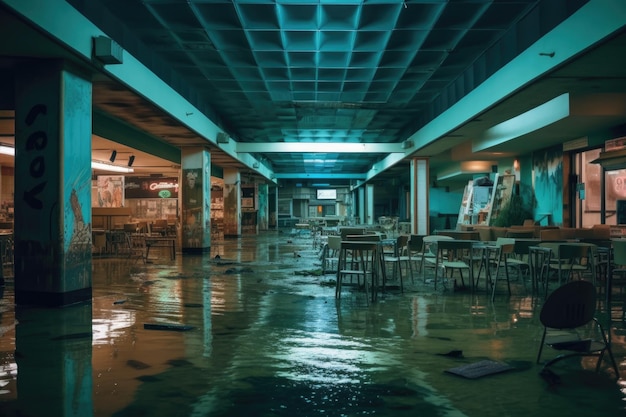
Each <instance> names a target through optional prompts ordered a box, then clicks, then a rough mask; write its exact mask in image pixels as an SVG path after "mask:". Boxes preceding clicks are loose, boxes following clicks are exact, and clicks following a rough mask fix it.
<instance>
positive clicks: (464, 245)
mask: <svg viewBox="0 0 626 417" xmlns="http://www.w3.org/2000/svg"><path fill="white" fill-rule="evenodd" d="M472 245H473V242H472V241H471V240H458V239H450V240H439V241H438V242H437V248H438V249H444V250H464V249H472Z"/></svg>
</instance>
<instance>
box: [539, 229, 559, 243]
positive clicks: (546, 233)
mask: <svg viewBox="0 0 626 417" xmlns="http://www.w3.org/2000/svg"><path fill="white" fill-rule="evenodd" d="M539 239H541V240H561V239H563V234H562V232H561V230H560V229H543V230H541V231H540V232H539Z"/></svg>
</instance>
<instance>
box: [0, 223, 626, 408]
mask: <svg viewBox="0 0 626 417" xmlns="http://www.w3.org/2000/svg"><path fill="white" fill-rule="evenodd" d="M319 253H320V251H319V249H318V248H317V247H314V245H313V242H312V239H311V238H310V237H307V236H290V235H289V234H288V233H277V232H267V233H262V234H260V235H258V236H252V237H249V236H245V237H243V238H241V239H227V240H225V241H214V244H213V246H212V248H211V253H210V254H206V255H204V256H190V255H185V256H177V258H176V260H172V261H170V259H169V256H168V254H167V253H161V254H159V253H158V252H154V253H151V256H153V257H154V259H151V260H150V261H149V263H147V264H145V265H144V264H142V262H141V261H140V260H139V261H138V262H135V261H134V260H129V259H123V258H100V259H94V262H93V302H92V303H91V304H87V305H79V306H71V307H67V308H63V309H32V308H30V309H23V308H18V309H16V308H15V306H14V294H13V285H12V283H11V282H9V283H8V285H7V286H6V287H5V288H4V293H3V296H2V298H1V299H0V416H3V417H4V416H11V417H14V416H15V417H17V416H28V417H39V416H45V417H47V416H81V417H82V416H96V417H109V416H116V417H123V416H124V417H125V416H129V417H130V416H132V417H137V416H151V417H174V416H194V417H195V416H197V417H202V416H211V417H213V416H264V417H265V416H267V417H269V416H289V417H291V416H360V415H372V416H381V417H387V416H393V417H401V416H413V417H415V416H429V417H432V416H446V417H450V416H471V417H474V416H476V417H478V416H480V417H488V416H498V417H500V416H510V417H518V416H519V417H522V416H523V417H527V416H536V415H541V416H543V417H552V416H563V415H570V416H583V415H584V416H586V415H598V416H622V415H625V414H626V413H625V408H626V401H625V399H626V391H625V389H626V387H625V385H626V384H625V383H624V381H625V380H624V379H617V378H615V376H614V373H613V371H612V369H611V366H610V364H609V362H608V361H606V360H605V361H604V362H603V363H602V367H601V369H600V371H599V372H598V373H596V372H595V359H593V358H591V359H590V358H587V359H582V360H580V359H570V360H568V361H566V362H561V363H558V364H556V365H555V366H554V367H553V371H554V374H552V377H551V378H545V377H542V376H540V374H539V372H540V371H541V365H538V364H536V363H535V361H536V356H537V349H538V346H539V342H540V338H541V332H542V327H541V325H540V323H539V319H538V313H539V311H540V308H541V303H542V299H541V298H540V297H536V296H533V294H532V293H531V292H530V291H528V290H526V289H525V287H526V285H524V283H523V282H522V281H517V282H514V283H513V295H512V296H511V297H508V296H506V294H505V287H504V286H502V287H501V288H500V289H501V291H499V293H498V295H497V296H496V300H495V302H491V299H490V296H488V295H487V294H486V292H485V289H484V284H483V285H482V286H481V287H479V289H478V291H477V292H476V293H475V294H473V295H472V294H471V293H470V292H469V291H450V290H448V291H443V290H442V289H441V286H438V289H437V290H434V288H433V286H432V284H430V283H428V284H424V282H423V279H422V277H415V282H414V283H412V282H411V280H410V278H406V277H405V289H404V293H401V292H400V291H399V289H398V287H397V285H395V286H393V285H392V286H391V288H388V289H387V291H386V292H385V293H384V294H380V295H379V298H378V301H377V302H375V303H368V302H367V299H366V297H365V294H364V293H363V292H360V291H357V289H356V288H354V289H351V288H346V289H344V291H343V293H342V298H341V300H339V301H336V300H335V288H334V282H335V277H334V275H333V274H330V273H329V274H325V275H316V274H314V272H316V271H317V270H319V269H320V268H321V262H320V257H319ZM216 255H219V259H217V258H216ZM391 284H395V283H394V282H392V283H391ZM611 334H612V338H613V351H614V354H615V359H616V361H617V362H618V365H619V366H620V371H621V373H622V376H624V375H626V331H625V327H624V324H623V323H622V322H621V321H615V322H613V323H612V326H611ZM546 355H547V356H546V357H549V356H550V355H554V352H553V351H551V350H550V349H548V350H547V351H546ZM483 360H490V361H496V362H500V363H503V364H506V365H509V367H510V369H508V370H507V371H506V372H502V373H498V374H494V375H488V376H485V377H482V378H478V379H467V378H463V377H460V376H457V375H453V374H450V373H448V372H446V370H449V369H451V368H455V367H459V366H462V365H467V364H473V363H477V362H480V361H483Z"/></svg>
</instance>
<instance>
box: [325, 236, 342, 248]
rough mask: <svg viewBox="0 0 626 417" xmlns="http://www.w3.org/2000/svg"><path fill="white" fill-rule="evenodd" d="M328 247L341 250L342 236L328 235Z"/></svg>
mask: <svg viewBox="0 0 626 417" xmlns="http://www.w3.org/2000/svg"><path fill="white" fill-rule="evenodd" d="M327 242H328V249H330V250H339V249H341V236H328V241H327Z"/></svg>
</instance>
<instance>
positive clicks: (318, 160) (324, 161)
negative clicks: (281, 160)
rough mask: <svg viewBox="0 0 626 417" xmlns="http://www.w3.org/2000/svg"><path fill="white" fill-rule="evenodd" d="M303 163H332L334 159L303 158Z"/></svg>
mask: <svg viewBox="0 0 626 417" xmlns="http://www.w3.org/2000/svg"><path fill="white" fill-rule="evenodd" d="M302 162H304V163H305V164H334V163H335V162H337V160H336V159H303V160H302Z"/></svg>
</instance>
